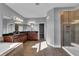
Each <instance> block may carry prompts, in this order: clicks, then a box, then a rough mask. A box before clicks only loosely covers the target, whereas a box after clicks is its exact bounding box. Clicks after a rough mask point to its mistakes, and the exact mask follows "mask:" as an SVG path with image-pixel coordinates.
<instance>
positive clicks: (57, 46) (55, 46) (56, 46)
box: [47, 43, 61, 48]
mask: <svg viewBox="0 0 79 59" xmlns="http://www.w3.org/2000/svg"><path fill="white" fill-rule="evenodd" d="M47 44H48V45H49V46H51V47H54V48H61V46H59V45H53V44H50V43H47Z"/></svg>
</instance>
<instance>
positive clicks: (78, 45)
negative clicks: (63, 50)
mask: <svg viewBox="0 0 79 59" xmlns="http://www.w3.org/2000/svg"><path fill="white" fill-rule="evenodd" d="M71 45H72V46H75V47H79V44H76V43H71Z"/></svg>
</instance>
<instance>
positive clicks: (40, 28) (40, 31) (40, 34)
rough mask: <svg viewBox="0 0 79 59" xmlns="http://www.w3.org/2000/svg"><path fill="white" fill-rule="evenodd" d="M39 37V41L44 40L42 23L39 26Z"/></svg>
mask: <svg viewBox="0 0 79 59" xmlns="http://www.w3.org/2000/svg"><path fill="white" fill-rule="evenodd" d="M39 37H40V40H44V23H42V24H39Z"/></svg>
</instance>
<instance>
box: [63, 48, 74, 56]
mask: <svg viewBox="0 0 79 59" xmlns="http://www.w3.org/2000/svg"><path fill="white" fill-rule="evenodd" d="M62 48H63V49H64V50H65V51H66V52H67V53H68V54H69V55H70V56H74V55H73V54H72V53H70V52H69V51H68V50H67V49H66V48H65V47H62Z"/></svg>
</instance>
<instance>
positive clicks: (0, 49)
mask: <svg viewBox="0 0 79 59" xmlns="http://www.w3.org/2000/svg"><path fill="white" fill-rule="evenodd" d="M20 45H22V43H19V42H18V43H0V56H5V55H7V54H8V53H9V52H11V51H12V50H13V49H15V48H17V47H18V46H20Z"/></svg>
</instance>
